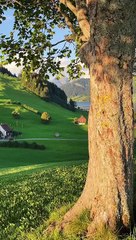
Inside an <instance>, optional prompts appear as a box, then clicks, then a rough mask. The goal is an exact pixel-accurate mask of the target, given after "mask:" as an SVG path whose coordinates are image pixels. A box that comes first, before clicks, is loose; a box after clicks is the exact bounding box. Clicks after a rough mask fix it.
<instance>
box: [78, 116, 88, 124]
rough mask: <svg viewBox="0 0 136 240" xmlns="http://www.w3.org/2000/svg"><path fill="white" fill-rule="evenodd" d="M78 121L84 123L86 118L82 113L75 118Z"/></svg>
mask: <svg viewBox="0 0 136 240" xmlns="http://www.w3.org/2000/svg"><path fill="white" fill-rule="evenodd" d="M77 121H78V123H86V118H85V117H84V116H83V115H82V116H81V117H79V118H78V119H77Z"/></svg>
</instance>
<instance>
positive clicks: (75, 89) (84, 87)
mask: <svg viewBox="0 0 136 240" xmlns="http://www.w3.org/2000/svg"><path fill="white" fill-rule="evenodd" d="M60 87H61V89H62V90H63V91H64V92H65V93H66V95H67V97H68V98H73V99H74V98H78V99H80V98H82V99H83V97H84V96H86V97H87V99H89V91H90V81H89V78H81V79H78V80H76V81H70V82H68V83H66V84H62V85H61V86H60Z"/></svg>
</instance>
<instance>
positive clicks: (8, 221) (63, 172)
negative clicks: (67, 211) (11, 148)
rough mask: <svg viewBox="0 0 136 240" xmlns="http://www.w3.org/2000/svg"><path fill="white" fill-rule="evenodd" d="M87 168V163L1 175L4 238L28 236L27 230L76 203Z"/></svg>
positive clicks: (0, 236) (0, 216) (0, 213)
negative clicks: (36, 171) (28, 173)
mask: <svg viewBox="0 0 136 240" xmlns="http://www.w3.org/2000/svg"><path fill="white" fill-rule="evenodd" d="M86 170H87V167H86V165H85V166H83V165H80V166H76V167H70V166H68V167H67V168H66V167H65V168H64V167H63V168H54V169H49V170H46V171H39V172H38V173H33V174H32V173H31V174H30V175H26V174H25V173H23V174H21V173H20V174H16V175H14V177H13V178H9V177H7V178H6V176H5V177H4V178H0V180H1V181H0V206H1V207H0V221H1V224H0V239H1V240H11V239H12V240H23V239H27V238H23V237H22V236H23V235H25V232H26V231H30V230H32V229H35V228H37V227H39V226H40V225H41V224H43V223H44V221H45V220H47V219H48V217H49V215H50V213H51V212H52V211H53V210H54V209H57V208H60V207H61V206H62V205H67V204H71V203H73V202H75V201H76V199H77V198H78V197H79V194H80V193H81V191H82V188H83V185H84V182H85V175H86ZM11 176H12V175H11ZM75 183H76V187H75ZM77 183H78V184H77Z"/></svg>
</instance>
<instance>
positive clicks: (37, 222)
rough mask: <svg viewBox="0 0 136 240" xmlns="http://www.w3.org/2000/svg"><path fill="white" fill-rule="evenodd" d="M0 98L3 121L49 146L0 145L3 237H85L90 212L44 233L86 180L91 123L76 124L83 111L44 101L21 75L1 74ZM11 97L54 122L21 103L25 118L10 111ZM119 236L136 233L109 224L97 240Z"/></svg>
mask: <svg viewBox="0 0 136 240" xmlns="http://www.w3.org/2000/svg"><path fill="white" fill-rule="evenodd" d="M0 99H1V100H0V122H3V123H8V124H9V125H10V126H11V127H12V128H13V129H14V130H16V131H21V132H22V135H21V136H18V139H27V141H29V142H32V141H33V140H31V138H35V139H37V140H34V141H36V142H37V143H39V144H44V145H45V146H46V149H45V150H32V149H22V148H3V147H1V149H0V154H1V155H0V240H85V239H86V238H85V232H86V229H87V224H88V222H89V221H90V219H89V215H88V213H87V212H85V213H83V215H82V216H80V217H79V219H76V220H75V222H74V223H73V225H72V226H71V229H69V231H68V232H67V233H65V234H64V235H61V234H59V233H58V232H57V231H54V232H52V234H51V235H50V236H48V237H47V236H46V234H43V231H44V230H45V229H46V227H47V226H48V225H49V224H50V223H53V222H54V221H61V218H62V216H63V215H64V213H65V212H66V211H67V209H69V208H70V207H71V206H72V205H73V204H74V202H75V201H76V200H77V198H78V197H79V195H80V194H81V192H82V189H83V186H84V183H85V178H86V173H87V160H88V147H87V126H86V125H85V126H76V125H74V124H73V119H74V118H75V117H78V116H80V115H81V114H83V112H80V111H76V112H71V111H69V110H66V109H64V108H62V107H60V106H58V105H56V104H55V103H51V102H44V101H42V100H41V99H40V98H38V97H37V96H36V95H33V94H31V93H29V92H26V91H25V90H24V89H23V88H22V87H21V85H20V82H19V80H18V79H16V78H10V77H7V76H4V75H0ZM8 100H11V101H12V102H13V101H19V102H21V104H27V105H29V106H30V107H33V108H34V109H37V110H38V111H40V112H43V111H47V112H49V114H50V115H51V117H52V120H51V123H50V124H48V125H44V124H42V123H41V121H40V116H39V115H37V114H34V113H32V112H30V111H28V110H26V109H24V108H22V107H20V113H21V118H20V119H18V120H16V119H14V118H13V116H12V114H11V112H12V111H13V110H14V109H15V108H16V107H17V106H16V105H15V104H5V102H7V101H8ZM84 114H86V115H87V113H84ZM55 132H59V133H60V140H59V139H54V134H55ZM39 138H40V139H39ZM42 138H49V140H45V139H42ZM134 154H136V152H134ZM134 231H135V230H134ZM117 239H125V240H134V239H136V235H135V232H134V233H132V235H129V236H126V237H121V238H120V237H119V238H118V237H117V236H116V235H114V234H111V233H110V232H107V230H105V231H104V232H103V234H102V235H98V236H96V238H94V239H93V240H117Z"/></svg>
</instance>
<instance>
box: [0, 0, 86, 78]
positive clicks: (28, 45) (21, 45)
mask: <svg viewBox="0 0 136 240" xmlns="http://www.w3.org/2000/svg"><path fill="white" fill-rule="evenodd" d="M7 8H14V18H15V23H14V27H13V30H12V31H11V33H10V36H8V37H7V36H5V35H2V36H1V41H0V47H1V49H2V55H6V60H7V61H8V62H12V61H15V62H16V63H17V65H20V64H21V63H22V64H23V66H24V68H25V70H33V71H34V70H36V69H39V72H40V74H41V75H42V76H43V75H44V76H45V77H46V78H49V74H51V75H53V76H54V75H56V76H58V78H59V75H60V72H61V71H63V70H64V68H63V67H62V66H61V59H62V58H64V57H70V55H71V49H70V48H69V44H70V42H71V41H73V39H71V37H69V36H65V39H62V40H60V41H59V42H57V43H54V35H55V32H56V29H57V28H58V27H59V28H63V29H64V28H66V27H67V25H66V24H65V21H64V19H65V15H66V13H67V8H66V7H65V6H64V5H63V4H60V2H59V1H58V0H55V1H44V2H43V1H42V0H39V1H36V0H34V1H33V3H32V2H31V1H26V0H25V1H23V2H22V1H6V2H5V1H4V2H3V3H2V4H1V12H0V18H1V20H4V19H5V17H4V16H3V15H4V10H6V9H7ZM68 19H69V20H68V22H69V21H71V22H72V24H73V27H72V28H73V31H74V34H73V35H75V36H74V39H76V34H77V36H78V35H80V31H79V27H78V24H77V20H76V17H75V15H74V14H73V13H72V12H69V13H68ZM77 39H78V38H77ZM67 42H68V44H67ZM62 43H64V44H63V45H62ZM77 48H78V44H77ZM76 51H77V49H76ZM78 62H79V59H78V57H77V59H76V61H75V60H73V62H72V66H70V68H71V69H72V71H71V70H70V68H69V70H68V73H69V75H70V76H71V77H72V76H73V77H74V78H77V77H79V76H80V70H81V67H80V64H79V63H78ZM76 66H77V67H76Z"/></svg>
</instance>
